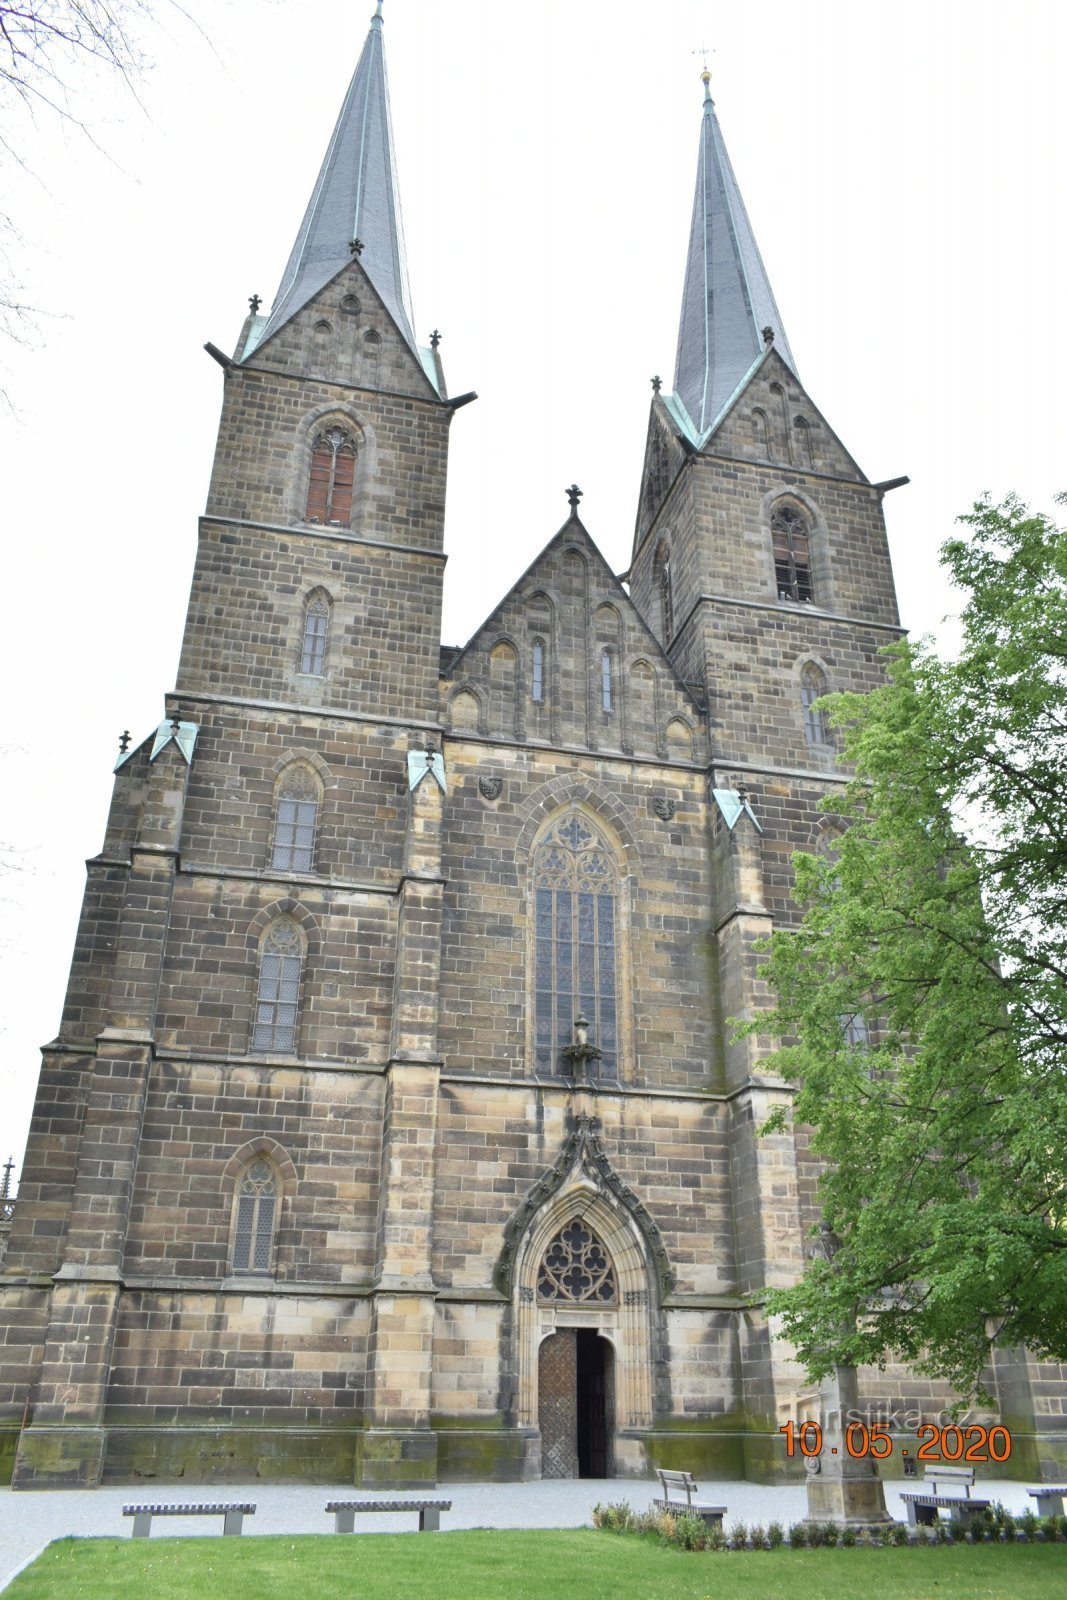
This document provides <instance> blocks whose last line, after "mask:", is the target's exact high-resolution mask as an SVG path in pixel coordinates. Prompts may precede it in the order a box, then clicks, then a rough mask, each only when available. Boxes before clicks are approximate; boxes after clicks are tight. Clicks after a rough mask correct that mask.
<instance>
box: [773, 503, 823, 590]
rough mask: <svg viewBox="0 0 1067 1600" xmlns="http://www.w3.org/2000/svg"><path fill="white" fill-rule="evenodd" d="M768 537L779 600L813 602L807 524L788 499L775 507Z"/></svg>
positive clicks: (809, 541)
mask: <svg viewBox="0 0 1067 1600" xmlns="http://www.w3.org/2000/svg"><path fill="white" fill-rule="evenodd" d="M771 538H772V541H773V545H774V581H775V585H776V587H777V589H778V598H779V600H805V601H810V600H813V599H814V590H813V589H812V584H811V540H810V537H809V534H808V524H807V520H806V518H805V517H804V516H803V514H802V513H801V512H800V510H799V509H798V508H797V507H796V506H795V505H793V504H792V503H791V502H790V501H788V500H782V501H779V503H778V504H777V505H776V506H775V508H774V511H773V513H772V515H771Z"/></svg>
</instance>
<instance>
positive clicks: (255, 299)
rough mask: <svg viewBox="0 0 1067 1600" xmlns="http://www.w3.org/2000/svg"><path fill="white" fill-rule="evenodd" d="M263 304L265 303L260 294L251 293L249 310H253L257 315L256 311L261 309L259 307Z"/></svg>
mask: <svg viewBox="0 0 1067 1600" xmlns="http://www.w3.org/2000/svg"><path fill="white" fill-rule="evenodd" d="M262 304H263V302H262V300H261V299H260V298H259V295H258V294H253V295H249V297H248V309H249V311H251V313H252V315H253V316H255V314H256V312H257V311H258V310H259V308H260V306H261V305H262Z"/></svg>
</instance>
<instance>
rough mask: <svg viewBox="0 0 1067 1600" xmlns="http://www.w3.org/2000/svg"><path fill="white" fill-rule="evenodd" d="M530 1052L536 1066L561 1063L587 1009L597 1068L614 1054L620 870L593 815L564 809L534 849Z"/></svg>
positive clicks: (606, 1067)
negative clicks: (598, 1053)
mask: <svg viewBox="0 0 1067 1600" xmlns="http://www.w3.org/2000/svg"><path fill="white" fill-rule="evenodd" d="M533 867H534V973H533V981H534V1055H535V1064H536V1070H537V1071H538V1072H540V1073H544V1074H552V1073H555V1072H557V1071H558V1070H559V1067H560V1052H561V1051H562V1050H564V1049H565V1048H567V1047H568V1046H570V1045H572V1044H573V1043H574V1020H575V1018H576V1017H578V1016H579V1015H584V1017H585V1018H586V1020H587V1021H588V1023H589V1027H590V1037H591V1040H592V1042H593V1043H594V1044H595V1045H596V1046H597V1048H598V1049H599V1050H600V1051H601V1056H602V1059H601V1068H600V1070H601V1072H603V1073H604V1074H605V1075H607V1076H613V1075H614V1074H615V1073H616V1071H617V1062H618V1022H617V934H618V915H617V908H618V893H619V873H618V866H617V863H616V861H615V856H614V852H613V851H612V849H611V847H610V846H609V845H608V844H607V842H606V840H605V839H604V838H603V836H602V835H601V833H600V831H599V830H598V829H597V828H596V826H595V825H594V824H593V822H592V821H591V820H590V819H589V818H588V817H586V816H585V815H584V814H582V813H579V812H577V811H571V812H568V813H567V814H566V815H565V816H564V817H562V818H561V819H559V820H558V821H557V822H556V823H555V824H554V825H553V826H552V827H551V828H550V829H549V830H548V832H547V834H546V835H545V836H544V837H543V839H542V841H541V843H540V845H539V846H538V848H537V850H536V851H535V854H534V863H533Z"/></svg>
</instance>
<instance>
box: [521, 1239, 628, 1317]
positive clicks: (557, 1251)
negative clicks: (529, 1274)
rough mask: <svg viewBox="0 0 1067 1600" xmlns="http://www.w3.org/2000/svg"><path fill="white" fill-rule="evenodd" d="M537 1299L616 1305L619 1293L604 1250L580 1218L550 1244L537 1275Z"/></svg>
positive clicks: (612, 1270)
mask: <svg viewBox="0 0 1067 1600" xmlns="http://www.w3.org/2000/svg"><path fill="white" fill-rule="evenodd" d="M537 1298H538V1300H540V1301H541V1302H542V1303H544V1302H549V1301H553V1300H568V1301H572V1302H578V1303H582V1302H586V1303H588V1302H590V1301H591V1302H593V1303H594V1304H599V1305H616V1304H617V1303H618V1298H619V1291H618V1285H617V1283H616V1281H615V1268H614V1267H613V1266H612V1264H611V1257H610V1256H609V1255H608V1252H607V1250H606V1249H605V1248H604V1246H603V1244H602V1243H601V1242H600V1240H599V1239H598V1238H597V1236H596V1234H595V1233H594V1232H593V1230H592V1228H590V1227H589V1226H588V1225H587V1224H586V1223H585V1222H583V1221H582V1219H581V1218H580V1217H573V1218H572V1219H571V1221H570V1222H568V1223H567V1225H566V1227H564V1228H561V1229H560V1231H559V1233H557V1234H556V1236H555V1238H554V1239H553V1240H552V1241H551V1243H550V1244H549V1246H548V1249H547V1250H546V1251H545V1253H544V1255H543V1256H542V1258H541V1265H540V1267H539V1268H538V1272H537Z"/></svg>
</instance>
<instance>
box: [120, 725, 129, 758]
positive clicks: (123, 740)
mask: <svg viewBox="0 0 1067 1600" xmlns="http://www.w3.org/2000/svg"><path fill="white" fill-rule="evenodd" d="M129 748H130V730H129V728H124V729H123V731H122V732H121V733H120V734H119V755H120V756H124V755H125V754H126V752H127V750H128V749H129Z"/></svg>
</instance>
